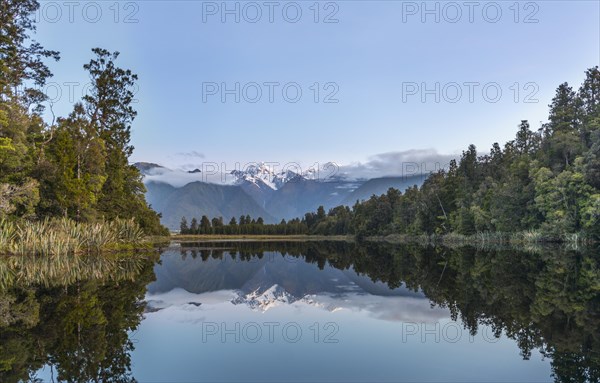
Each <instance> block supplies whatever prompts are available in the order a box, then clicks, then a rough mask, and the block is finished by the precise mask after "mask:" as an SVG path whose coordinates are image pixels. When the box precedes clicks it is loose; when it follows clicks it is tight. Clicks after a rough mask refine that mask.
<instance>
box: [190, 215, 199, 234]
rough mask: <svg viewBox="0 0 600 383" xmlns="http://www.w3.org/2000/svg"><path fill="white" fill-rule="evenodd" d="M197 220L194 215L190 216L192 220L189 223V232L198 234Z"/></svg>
mask: <svg viewBox="0 0 600 383" xmlns="http://www.w3.org/2000/svg"><path fill="white" fill-rule="evenodd" d="M198 233H199V228H198V220H197V219H196V218H195V217H194V218H192V222H191V223H190V234H198Z"/></svg>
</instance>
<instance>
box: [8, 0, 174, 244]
mask: <svg viewBox="0 0 600 383" xmlns="http://www.w3.org/2000/svg"><path fill="white" fill-rule="evenodd" d="M38 8H39V3H38V2H37V1H36V0H2V2H1V3H0V219H2V220H12V221H17V222H19V221H25V220H27V221H32V220H33V221H36V220H43V219H47V218H54V217H62V218H68V219H71V220H74V221H76V222H101V221H104V220H114V219H116V218H125V219H135V221H136V222H137V223H138V224H139V225H140V226H141V228H142V229H143V230H144V231H145V232H146V233H148V234H150V233H153V234H165V233H168V232H167V231H166V229H164V228H163V227H162V226H161V224H160V216H159V215H158V214H157V213H155V212H154V211H153V210H152V209H151V208H150V207H149V206H148V204H147V203H146V200H145V198H144V192H145V187H144V184H143V183H142V175H141V174H140V172H139V171H138V170H137V169H136V168H135V167H134V166H131V165H130V164H129V161H128V159H129V156H130V155H131V154H132V152H133V149H134V148H133V146H131V144H130V135H131V134H130V130H131V124H132V122H133V120H134V119H135V117H136V111H135V110H134V109H133V107H132V101H133V92H132V90H133V89H134V88H133V87H134V84H135V81H136V80H137V76H136V75H135V74H133V73H132V72H131V71H130V70H126V69H122V68H119V67H118V66H117V65H116V63H115V61H116V60H117V58H118V56H119V53H118V52H114V53H113V52H109V51H107V50H104V49H100V48H95V49H92V57H91V60H90V61H89V63H87V64H85V65H84V66H83V68H84V70H85V71H86V72H87V73H88V75H89V79H90V85H91V87H90V89H89V91H88V92H87V94H86V95H85V96H84V97H83V98H82V100H81V101H80V102H77V103H76V104H75V105H74V106H73V110H72V112H71V113H70V114H69V115H68V116H66V117H55V118H53V120H52V121H51V122H46V121H44V119H43V118H42V115H43V113H44V110H48V108H49V110H50V112H52V113H51V114H52V115H54V112H53V110H52V103H51V102H50V101H49V99H48V97H47V96H46V95H45V94H44V93H43V92H42V91H41V89H43V87H44V85H45V84H46V82H47V80H48V78H50V77H51V76H52V73H51V71H50V68H49V67H48V66H47V64H46V63H45V61H46V60H59V53H58V52H56V51H51V50H47V49H45V48H43V47H42V46H41V45H40V44H39V43H37V42H35V41H34V40H32V39H31V34H32V33H34V32H35V29H36V28H35V20H34V13H35V12H36V10H37V9H38Z"/></svg>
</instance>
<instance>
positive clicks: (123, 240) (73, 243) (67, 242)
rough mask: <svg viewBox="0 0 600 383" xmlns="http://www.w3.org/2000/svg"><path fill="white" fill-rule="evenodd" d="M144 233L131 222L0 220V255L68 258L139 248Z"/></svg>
mask: <svg viewBox="0 0 600 383" xmlns="http://www.w3.org/2000/svg"><path fill="white" fill-rule="evenodd" d="M144 240H145V235H144V232H143V231H142V230H141V228H140V227H139V225H138V224H137V223H136V222H135V221H134V220H133V219H131V220H123V219H115V220H113V221H111V222H109V223H100V222H96V223H79V224H78V223H76V222H75V221H73V220H69V219H66V218H62V219H53V220H49V219H45V220H43V221H35V222H30V221H22V222H17V223H13V222H10V221H7V220H2V219H0V254H12V255H28V254H31V255H69V254H81V253H92V252H100V251H107V250H126V249H131V248H133V247H136V248H140V247H142V246H143V243H144Z"/></svg>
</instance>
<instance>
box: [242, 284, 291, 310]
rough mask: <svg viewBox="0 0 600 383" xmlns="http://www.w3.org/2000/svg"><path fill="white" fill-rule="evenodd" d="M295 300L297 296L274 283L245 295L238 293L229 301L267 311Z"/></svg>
mask: <svg viewBox="0 0 600 383" xmlns="http://www.w3.org/2000/svg"><path fill="white" fill-rule="evenodd" d="M297 300H298V298H296V297H294V296H293V295H292V294H290V293H288V292H287V291H286V290H285V289H284V288H283V287H281V286H279V285H277V284H275V285H273V286H271V287H269V288H268V289H267V290H265V291H263V292H260V289H257V290H254V291H253V292H251V293H249V294H246V295H242V294H241V293H240V294H239V296H237V297H236V298H234V299H233V300H232V301H231V303H233V304H234V305H238V304H246V305H248V306H249V307H250V308H251V309H253V310H260V311H267V310H268V309H270V308H273V307H275V306H279V305H281V304H290V303H294V302H295V301H297Z"/></svg>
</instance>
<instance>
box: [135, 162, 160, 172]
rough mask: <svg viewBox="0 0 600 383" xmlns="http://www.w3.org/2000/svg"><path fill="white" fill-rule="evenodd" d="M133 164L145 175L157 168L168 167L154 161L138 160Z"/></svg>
mask: <svg viewBox="0 0 600 383" xmlns="http://www.w3.org/2000/svg"><path fill="white" fill-rule="evenodd" d="M133 166H135V167H136V168H138V170H139V171H140V173H142V174H144V175H148V174H150V173H152V171H153V170H155V169H166V168H165V167H163V166H160V165H158V164H155V163H152V162H136V163H135V164H133Z"/></svg>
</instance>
